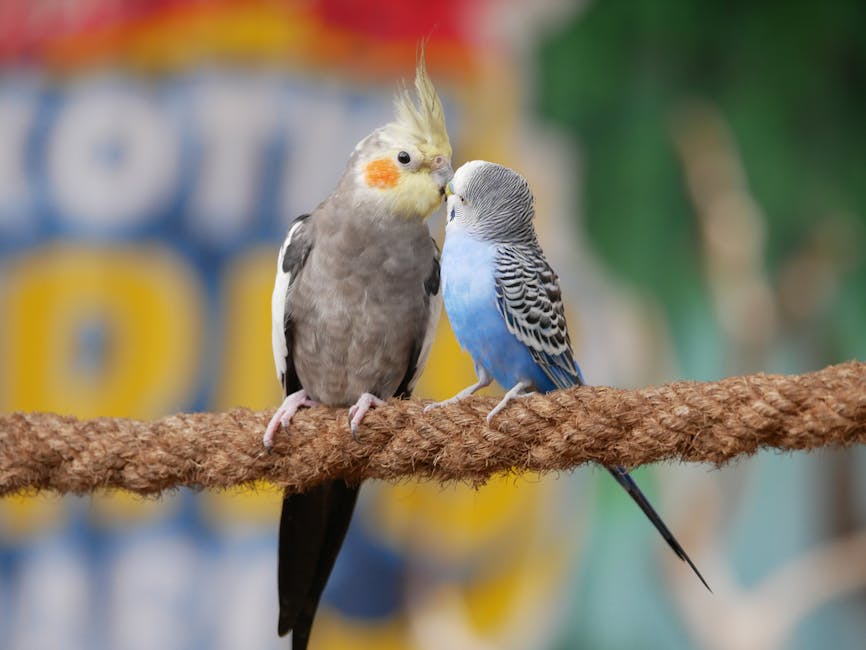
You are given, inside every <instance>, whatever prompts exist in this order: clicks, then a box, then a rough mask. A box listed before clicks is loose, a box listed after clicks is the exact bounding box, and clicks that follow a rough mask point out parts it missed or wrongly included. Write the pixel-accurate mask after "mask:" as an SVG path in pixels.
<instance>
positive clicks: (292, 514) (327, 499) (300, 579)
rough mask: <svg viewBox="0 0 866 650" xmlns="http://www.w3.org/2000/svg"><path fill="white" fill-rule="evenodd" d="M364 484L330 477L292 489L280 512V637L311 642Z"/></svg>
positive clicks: (298, 643)
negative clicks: (297, 491)
mask: <svg viewBox="0 0 866 650" xmlns="http://www.w3.org/2000/svg"><path fill="white" fill-rule="evenodd" d="M357 498H358V487H357V486H351V487H350V486H348V485H346V484H345V483H344V482H343V481H329V482H327V483H324V484H322V485H319V486H317V487H315V488H313V489H312V490H309V491H308V492H304V493H303V494H287V495H286V496H285V498H284V499H283V511H282V514H281V516H280V542H279V556H278V566H277V586H278V590H279V595H280V617H279V621H278V623H277V632H278V633H279V635H280V636H283V635H285V634H288V633H289V632H290V631H291V632H292V647H293V648H294V649H295V650H302V649H303V648H306V647H307V642H308V640H309V638H310V629H311V628H312V626H313V618H314V616H315V614H316V608H317V607H318V605H319V599H320V598H321V596H322V592H323V591H324V589H325V584H326V583H327V582H328V576H330V575H331V569H333V567H334V562H335V561H336V559H337V554H338V553H339V552H340V547H341V546H342V545H343V538H345V536H346V530H348V528H349V522H350V521H351V519H352V511H353V510H354V509H355V501H356V500H357Z"/></svg>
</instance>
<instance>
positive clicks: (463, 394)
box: [424, 368, 493, 413]
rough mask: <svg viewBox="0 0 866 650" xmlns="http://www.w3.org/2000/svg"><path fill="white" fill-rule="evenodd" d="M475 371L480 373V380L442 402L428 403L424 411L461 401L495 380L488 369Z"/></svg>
mask: <svg viewBox="0 0 866 650" xmlns="http://www.w3.org/2000/svg"><path fill="white" fill-rule="evenodd" d="M475 372H476V373H477V374H478V381H476V382H475V383H474V384H472V385H471V386H467V387H466V388H464V389H463V390H461V391H460V392H459V393H457V394H456V395H455V396H454V397H449V398H448V399H446V400H442V401H441V402H433V403H432V404H428V405H427V406H425V407H424V412H425V413H427V412H428V411H432V410H433V409H435V408H439V407H440V406H445V405H446V404H453V403H454V402H459V401H460V400H462V399H465V398H467V397H469V396H470V395H473V394H475V393H476V392H478V391H479V390H481V389H482V388H484V387H485V386H489V385H490V382H492V381H493V377H491V376H490V375H488V374H487V371H486V370H484V369H483V368H476V369H475Z"/></svg>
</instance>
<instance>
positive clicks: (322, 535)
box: [263, 53, 452, 650]
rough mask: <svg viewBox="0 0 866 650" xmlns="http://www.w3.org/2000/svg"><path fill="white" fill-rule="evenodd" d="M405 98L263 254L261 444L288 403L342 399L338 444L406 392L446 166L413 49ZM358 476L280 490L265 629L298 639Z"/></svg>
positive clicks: (431, 292)
mask: <svg viewBox="0 0 866 650" xmlns="http://www.w3.org/2000/svg"><path fill="white" fill-rule="evenodd" d="M415 91H416V93H415V98H413V96H412V95H411V94H410V93H409V91H408V90H406V89H403V90H402V91H401V92H400V93H399V94H398V96H397V99H396V102H395V104H396V105H395V113H396V117H395V121H394V122H391V123H390V124H387V125H385V126H383V127H381V128H379V129H376V130H375V131H374V132H373V133H371V134H370V135H369V136H367V137H366V138H364V139H363V140H362V141H361V142H360V143H359V144H358V146H357V147H355V150H354V152H353V153H352V155H351V157H350V158H349V162H348V164H347V166H346V171H345V173H344V174H343V176H342V178H341V179H340V181H339V183H338V185H337V188H336V190H335V191H334V192H333V193H332V194H331V195H330V196H329V197H327V198H326V199H325V200H324V201H323V202H322V203H321V204H320V205H319V207H317V208H316V209H315V210H314V211H313V212H312V213H311V214H309V215H303V216H301V217H299V218H298V219H296V220H295V222H294V223H293V224H292V225H291V226H290V228H289V231H288V233H287V235H286V239H285V241H284V242H283V246H282V248H281V249H280V254H279V257H278V258H277V273H276V279H275V282H274V293H273V298H272V302H271V313H272V327H271V332H272V343H273V349H274V363H275V364H276V368H277V376H278V377H279V379H280V383H281V384H282V386H283V391H284V395H285V400H284V401H283V403H282V405H281V406H280V407H279V408H278V409H277V411H276V413H275V414H274V417H273V418H272V419H271V421H270V423H269V424H268V427H267V429H266V431H265V434H264V438H263V443H264V445H265V447H267V448H268V449H270V448H271V447H272V446H273V441H274V437H275V435H276V434H277V433H278V431H279V429H280V428H281V427H285V428H288V429H289V432H288V434H284V435H292V434H291V430H290V429H291V426H290V425H291V420H292V417H293V416H294V414H295V412H296V411H297V410H298V409H299V408H301V407H305V406H313V405H315V404H325V405H328V406H342V407H351V408H349V420H350V427H349V431H347V432H346V442H345V444H347V445H351V444H355V443H354V441H353V438H356V437H357V436H359V435H363V431H361V430H360V425H361V423H362V421H363V418H364V414H365V413H366V412H367V410H368V409H370V408H373V407H375V406H378V405H380V404H382V403H384V402H383V400H386V399H389V398H391V397H400V398H402V397H408V396H409V395H410V394H411V392H412V388H413V387H414V385H415V382H416V381H417V380H418V377H419V376H420V374H421V370H422V369H423V367H424V364H425V362H426V360H427V356H428V354H429V352H430V346H431V344H432V341H433V334H434V331H435V328H436V322H437V321H438V319H439V312H440V309H441V304H442V303H441V294H440V290H439V287H440V283H439V251H438V249H437V247H436V244H435V242H434V241H433V240H432V239H431V237H430V232H429V230H428V228H427V224H426V223H425V221H426V219H427V217H428V216H430V214H431V213H432V212H433V211H434V210H435V209H436V208H437V207H438V206H440V205H441V204H442V197H443V196H444V190H445V185H446V184H447V183H448V180H449V179H450V178H451V176H452V170H451V145H450V144H449V141H448V134H447V132H446V130H445V116H444V113H443V111H442V105H441V103H440V102H439V98H438V96H437V95H436V91H435V90H434V88H433V84H432V83H431V82H430V79H429V78H428V77H427V73H426V71H425V68H424V58H423V53H422V56H421V59H420V61H419V63H418V67H417V70H416V77H415ZM357 497H358V487H357V486H348V485H346V484H345V483H343V482H342V481H332V482H329V483H326V484H324V485H321V486H319V487H317V488H315V489H313V490H310V491H308V492H306V493H303V494H289V495H286V496H285V498H284V499H283V509H282V517H281V520H280V540H279V569H278V580H277V582H278V588H279V603H280V614H279V621H278V626H277V631H278V632H279V634H280V635H284V634H287V633H288V632H289V631H291V632H292V648H293V650H305V649H306V647H307V643H308V641H309V638H310V630H311V628H312V625H313V620H314V618H315V614H316V608H317V607H318V604H319V600H320V599H321V596H322V592H323V591H324V589H325V585H326V583H327V581H328V577H329V576H330V574H331V569H332V568H333V566H334V562H335V560H336V558H337V555H338V553H339V551H340V546H341V545H342V543H343V539H344V537H345V535H346V530H347V528H348V526H349V522H350V520H351V518H352V511H353V509H354V507H355V501H356V500H357Z"/></svg>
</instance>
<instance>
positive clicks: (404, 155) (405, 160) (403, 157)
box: [397, 151, 412, 165]
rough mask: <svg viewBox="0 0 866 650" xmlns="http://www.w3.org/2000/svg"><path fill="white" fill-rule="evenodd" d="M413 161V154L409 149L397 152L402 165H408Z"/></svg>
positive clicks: (398, 160)
mask: <svg viewBox="0 0 866 650" xmlns="http://www.w3.org/2000/svg"><path fill="white" fill-rule="evenodd" d="M411 161H412V156H410V155H409V152H407V151H401V152H400V153H398V154H397V162H399V163H400V164H401V165H408V164H409V163H410V162H411Z"/></svg>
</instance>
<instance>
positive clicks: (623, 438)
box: [0, 362, 866, 495]
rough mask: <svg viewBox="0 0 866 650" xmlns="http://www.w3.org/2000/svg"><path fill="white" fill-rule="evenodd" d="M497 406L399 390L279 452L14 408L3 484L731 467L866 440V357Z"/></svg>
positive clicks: (184, 432)
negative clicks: (429, 406) (427, 401)
mask: <svg viewBox="0 0 866 650" xmlns="http://www.w3.org/2000/svg"><path fill="white" fill-rule="evenodd" d="M494 403H495V400H493V399H491V398H484V397H477V398H471V399H468V400H466V401H464V402H461V403H459V404H453V405H450V406H447V407H443V408H440V409H435V410H433V411H431V412H430V413H424V412H423V406H424V404H423V403H422V402H420V401H417V400H409V401H403V402H400V401H394V402H391V403H390V404H389V405H388V406H384V407H381V408H378V409H375V410H373V411H371V412H370V413H369V414H368V416H367V417H366V419H365V420H364V424H363V425H362V428H361V431H360V442H355V441H353V440H352V438H351V436H350V434H349V428H348V423H347V420H346V410H345V409H326V408H313V409H309V410H304V411H302V412H300V413H299V414H298V415H297V416H296V418H295V420H294V421H293V423H292V427H291V431H290V432H288V433H287V432H285V431H281V432H279V434H278V435H277V438H276V443H275V448H274V452H273V453H272V454H267V453H266V452H265V451H264V450H263V448H262V443H261V435H262V432H263V430H264V427H265V424H266V422H267V420H268V418H269V417H270V415H271V412H270V411H262V412H253V411H250V410H247V409H234V410H232V411H229V412H227V413H194V414H179V415H172V416H169V417H166V418H162V419H160V420H154V421H152V422H142V421H137V420H127V419H118V418H96V419H93V420H84V421H80V420H77V419H75V418H73V417H68V416H61V415H54V414H51V413H12V414H9V415H0V495H6V494H11V493H15V492H19V491H25V490H52V491H55V492H75V493H83V492H89V491H91V490H93V489H95V488H123V489H126V490H131V491H133V492H138V493H140V494H156V493H158V492H161V491H162V490H166V489H169V488H176V487H179V486H183V485H186V486H190V487H194V488H226V487H229V486H233V485H240V484H246V483H250V482H253V481H258V480H267V481H270V482H272V483H275V484H277V485H280V486H283V487H286V488H288V489H291V490H304V489H305V488H308V487H311V486H313V485H315V484H317V483H321V482H322V481H324V480H326V479H333V478H343V479H346V480H347V481H360V480H362V479H365V478H380V479H397V478H401V477H406V476H409V475H416V476H425V477H430V478H434V479H437V480H441V481H445V480H454V479H457V480H463V481H471V482H482V481H484V480H485V479H486V478H488V477H489V476H490V475H491V474H494V473H497V472H507V471H516V470H523V469H526V470H534V471H548V470H566V469H571V468H573V467H575V466H577V465H580V464H582V463H586V462H596V463H602V464H606V465H613V464H619V465H625V466H627V467H634V466H637V465H642V464H644V463H651V462H655V461H660V460H682V461H689V462H707V463H713V464H716V465H718V464H721V463H725V462H727V461H729V460H731V459H732V458H735V457H736V456H739V455H742V454H753V453H755V452H756V451H758V450H759V449H762V448H774V449H782V450H795V449H815V448H818V447H825V446H830V445H851V444H855V443H862V442H864V441H866V363H857V362H850V363H844V364H841V365H837V366H830V367H828V368H825V369H824V370H820V371H818V372H813V373H809V374H804V375H764V374H757V375H749V376H744V377H732V378H729V379H724V380H722V381H719V382H709V383H700V382H687V381H682V382H674V383H670V384H666V385H664V386H661V387H659V388H644V389H641V390H619V389H615V388H607V387H582V388H573V389H569V390H564V391H557V392H555V393H551V394H548V395H535V396H532V397H528V398H525V399H520V400H516V401H515V402H513V403H512V404H511V405H509V406H508V408H507V409H506V410H505V411H504V412H503V413H501V414H500V415H499V416H497V418H496V419H495V420H494V422H493V426H492V427H488V426H487V425H486V424H485V422H484V416H485V415H486V413H487V412H488V411H489V410H490V408H491V407H492V406H493V405H494Z"/></svg>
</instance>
